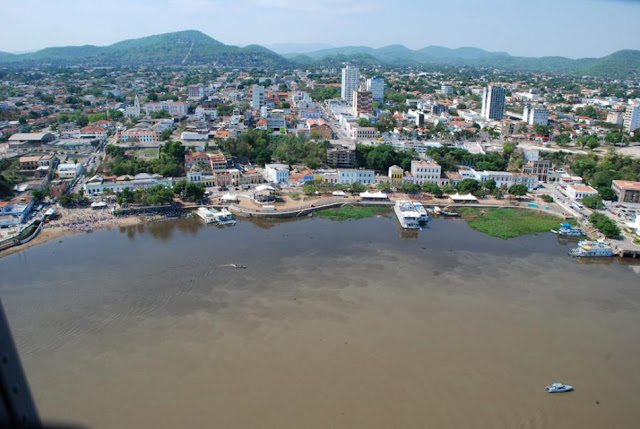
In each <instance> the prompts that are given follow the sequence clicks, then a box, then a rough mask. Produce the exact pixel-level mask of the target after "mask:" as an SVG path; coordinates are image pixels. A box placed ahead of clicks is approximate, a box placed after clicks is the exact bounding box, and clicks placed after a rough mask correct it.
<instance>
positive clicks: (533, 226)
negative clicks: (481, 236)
mask: <svg viewBox="0 0 640 429" xmlns="http://www.w3.org/2000/svg"><path fill="white" fill-rule="evenodd" d="M457 211H458V213H460V215H461V216H462V219H464V220H465V221H467V223H468V224H469V226H470V227H471V228H473V229H475V230H476V231H479V232H482V233H485V234H488V235H490V236H492V237H498V238H502V239H504V240H507V239H509V238H515V237H519V236H521V235H528V234H535V233H539V232H549V230H551V229H552V228H557V227H558V225H559V224H560V223H561V222H563V221H564V220H563V219H562V218H561V217H559V216H554V215H551V214H548V213H542V212H540V211H538V210H531V209H522V208H496V207H477V208H476V207H459V208H458V209H457Z"/></svg>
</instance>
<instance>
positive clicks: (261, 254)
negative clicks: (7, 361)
mask: <svg viewBox="0 0 640 429" xmlns="http://www.w3.org/2000/svg"><path fill="white" fill-rule="evenodd" d="M394 223H395V220H394V219H391V218H378V219H367V220H361V221H347V222H343V223H338V222H330V221H327V220H322V219H305V220H302V221H298V222H287V223H280V224H278V223H263V224H259V225H257V224H252V223H248V222H240V223H239V224H238V225H237V226H236V227H234V228H227V229H217V228H215V227H211V226H209V227H206V226H203V225H200V224H198V223H197V222H196V221H194V220H182V221H177V222H165V223H159V224H153V225H147V226H138V227H133V228H125V229H122V230H110V231H98V232H95V233H93V234H87V235H78V236H72V237H65V238H64V239H63V242H62V243H59V242H57V241H55V242H50V243H46V244H44V245H42V246H38V247H35V248H32V249H28V250H27V251H25V252H20V253H18V254H15V255H11V256H8V257H5V258H2V259H0V273H2V275H1V276H0V295H1V296H2V299H3V302H4V305H5V308H6V311H7V316H8V317H9V320H10V322H11V324H12V328H13V331H14V335H15V337H16V341H17V343H18V347H19V349H20V352H21V354H22V359H23V364H24V366H25V369H26V371H27V374H28V377H29V380H30V382H31V387H32V391H33V393H34V396H35V399H36V401H37V403H38V407H39V411H40V414H41V416H42V418H43V419H44V420H45V421H49V422H52V421H53V422H59V421H64V422H72V423H80V424H84V425H86V426H89V427H95V428H121V427H155V428H172V427H219V428H254V427H260V428H328V427H331V428H353V427H358V428H360V427H362V428H391V427H393V428H423V427H425V428H426V427H439V428H471V427H473V428H547V427H566V428H603V427H616V428H636V427H638V420H639V418H640V408H639V407H638V404H640V370H638V363H640V358H639V356H640V313H639V310H640V276H639V275H638V273H639V272H640V270H638V267H634V266H625V265H620V264H617V263H606V264H602V263H600V264H584V263H580V262H578V261H576V260H573V259H570V258H568V257H566V256H565V255H566V251H567V250H568V249H569V246H566V245H562V244H560V243H558V242H557V241H556V238H555V237H554V236H552V235H550V234H542V235H538V236H530V237H521V238H519V239H514V240H509V241H502V240H499V239H493V238H490V237H487V236H484V235H482V234H479V233H476V232H474V231H472V230H470V229H469V228H468V227H467V225H466V224H465V223H464V222H460V221H449V220H437V221H435V222H433V223H432V224H431V226H430V228H429V229H426V230H424V231H420V232H419V233H418V234H413V235H412V234H399V233H398V230H397V229H396V226H395V225H394ZM230 263H241V264H245V265H247V266H248V268H247V269H246V270H241V269H234V268H230V267H229V266H226V265H227V264H230ZM554 381H563V382H566V383H569V384H573V385H574V386H575V387H576V391H575V392H573V393H570V394H564V395H550V394H546V393H545V392H544V387H545V386H546V385H547V384H549V383H552V382H554Z"/></svg>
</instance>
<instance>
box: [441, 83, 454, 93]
mask: <svg viewBox="0 0 640 429" xmlns="http://www.w3.org/2000/svg"><path fill="white" fill-rule="evenodd" d="M454 92H455V91H454V90H453V85H450V84H448V83H443V84H442V85H441V86H440V94H442V95H451V94H453V93H454Z"/></svg>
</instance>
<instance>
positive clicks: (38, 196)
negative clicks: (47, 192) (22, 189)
mask: <svg viewBox="0 0 640 429" xmlns="http://www.w3.org/2000/svg"><path fill="white" fill-rule="evenodd" d="M31 195H33V199H34V200H35V202H36V203H38V202H40V201H42V199H43V198H44V192H42V191H41V190H39V189H34V190H33V191H31Z"/></svg>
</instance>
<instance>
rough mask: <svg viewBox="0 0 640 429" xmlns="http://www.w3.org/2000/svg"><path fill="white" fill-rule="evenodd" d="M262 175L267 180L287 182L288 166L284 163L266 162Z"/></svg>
mask: <svg viewBox="0 0 640 429" xmlns="http://www.w3.org/2000/svg"><path fill="white" fill-rule="evenodd" d="M264 176H265V179H266V180H267V182H272V183H289V166H288V165H286V164H266V165H265V166H264Z"/></svg>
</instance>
